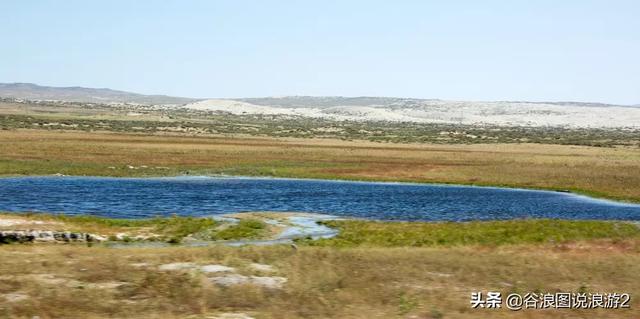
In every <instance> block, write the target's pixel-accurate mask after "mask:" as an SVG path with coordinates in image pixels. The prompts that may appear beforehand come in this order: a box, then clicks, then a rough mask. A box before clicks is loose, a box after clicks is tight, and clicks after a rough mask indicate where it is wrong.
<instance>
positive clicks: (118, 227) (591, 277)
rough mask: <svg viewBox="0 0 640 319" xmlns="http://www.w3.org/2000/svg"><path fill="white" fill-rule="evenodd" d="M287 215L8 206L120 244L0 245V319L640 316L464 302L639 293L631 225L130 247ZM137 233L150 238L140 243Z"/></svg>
mask: <svg viewBox="0 0 640 319" xmlns="http://www.w3.org/2000/svg"><path fill="white" fill-rule="evenodd" d="M291 216H298V215H296V214H278V215H272V214H268V213H251V214H239V215H234V216H229V217H230V218H236V220H239V221H236V222H230V221H224V219H223V220H212V219H209V218H183V217H173V218H167V219H149V220H117V219H103V218H97V217H86V216H85V217H68V216H51V215H35V214H33V215H16V214H3V215H2V218H0V220H3V221H4V223H2V225H4V226H3V228H4V230H7V229H9V228H13V229H18V228H21V229H26V228H33V229H41V230H43V229H50V230H61V231H62V230H67V231H83V232H85V233H94V234H101V235H102V236H104V237H105V238H106V240H107V241H109V242H115V243H119V245H117V246H116V247H117V248H114V246H113V245H104V244H100V243H98V244H96V243H94V244H92V245H90V246H88V245H86V243H84V242H83V243H74V242H73V241H70V242H67V243H64V244H61V243H56V244H52V243H50V242H49V243H47V242H36V243H14V244H8V245H0V260H2V263H0V274H1V275H0V316H4V317H7V318H32V317H33V316H39V317H40V318H63V317H68V318H78V317H82V318H108V317H110V318H114V317H115V318H125V317H126V318H478V317H485V318H486V317H491V318H522V317H523V316H526V317H527V318H576V317H597V318H637V317H638V315H639V314H640V312H638V307H636V305H635V301H634V300H633V299H632V303H631V308H630V309H617V310H614V309H582V310H567V309H547V310H533V309H530V310H523V311H510V310H507V309H505V308H504V307H503V308H501V309H497V310H496V309H472V308H471V307H470V303H469V300H470V299H469V298H470V295H471V292H476V291H485V292H486V291H498V292H501V293H503V294H505V295H506V294H508V293H514V292H515V293H522V294H524V293H527V292H539V293H544V292H549V293H555V292H571V293H579V292H594V293H595V292H618V293H629V294H631V295H632V296H637V295H638V294H640V290H639V289H640V287H639V286H638V285H637V283H638V282H640V266H639V265H640V228H638V225H637V224H635V223H630V222H606V221H562V220H517V221H494V222H471V223H405V222H375V221H362V220H335V221H331V220H329V221H323V222H322V223H323V224H324V225H325V226H328V227H331V228H334V229H337V230H339V233H338V235H337V236H335V237H332V238H327V239H317V240H311V239H298V240H297V241H296V245H293V246H292V245H290V244H274V245H266V246H264V245H242V246H239V247H230V246H227V245H218V244H213V245H207V246H199V247H193V246H192V247H188V246H186V245H171V246H168V247H160V246H147V245H137V244H139V243H144V242H150V243H153V242H164V241H171V242H178V241H180V242H182V243H188V242H189V241H190V240H191V239H192V238H198V237H199V238H200V239H199V240H203V237H202V236H205V235H207V234H208V235H209V236H211V237H209V240H210V241H213V240H214V239H215V240H220V241H222V242H230V241H237V240H242V239H243V238H244V239H248V240H250V241H252V240H256V239H260V238H262V239H265V238H273V236H277V234H278V231H277V229H276V228H270V227H269V226H267V225H270V224H269V223H272V222H269V223H267V222H265V221H272V220H276V221H279V222H280V223H286V221H287V220H288V218H289V217H291ZM243 220H245V222H242V221H243ZM258 225H261V226H258ZM118 234H120V235H118ZM122 234H127V235H126V237H124V236H122ZM143 234H145V235H146V236H148V237H147V238H142V237H136V236H141V235H143ZM152 234H153V235H154V236H157V237H152V236H151V235H152ZM225 234H226V235H225ZM280 234H281V233H280ZM225 237H226V238H225ZM127 243H128V244H127ZM523 312H526V313H523Z"/></svg>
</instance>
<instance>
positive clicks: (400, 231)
mask: <svg viewBox="0 0 640 319" xmlns="http://www.w3.org/2000/svg"><path fill="white" fill-rule="evenodd" d="M323 224H325V225H326V226H328V227H332V228H337V229H339V230H340V233H339V234H338V236H336V237H334V238H329V239H320V240H302V241H300V242H301V243H304V244H307V245H312V246H325V247H356V246H365V247H400V246H410V247H422V246H455V245H505V244H526V243H545V242H567V241H574V240H588V239H602V238H606V239H614V240H620V239H626V238H638V237H640V227H638V225H636V224H633V223H630V222H614V221H590V220H577V221H571V220H551V219H534V220H510V221H481V222H445V223H427V222H376V221H361V220H347V221H343V220H340V221H326V222H323Z"/></svg>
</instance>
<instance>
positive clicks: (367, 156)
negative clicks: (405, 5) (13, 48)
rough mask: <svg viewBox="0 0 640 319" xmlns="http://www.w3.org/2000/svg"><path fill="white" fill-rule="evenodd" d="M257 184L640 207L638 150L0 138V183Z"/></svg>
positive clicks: (14, 133)
mask: <svg viewBox="0 0 640 319" xmlns="http://www.w3.org/2000/svg"><path fill="white" fill-rule="evenodd" d="M56 173H60V174H65V175H97V176H170V175H181V174H191V175H213V174H229V175H251V176H277V177H301V178H328V179H353V180H382V181H412V182H438V183H459V184H474V185H496V186H509V187H524V188H540V189H555V190H571V191H575V192H580V193H586V194H589V195H594V196H600V197H606V198H612V199H618V200H627V201H636V202H637V201H640V149H636V148H632V147H617V148H601V147H587V146H565V145H542V144H477V145H430V144H389V143H375V142H363V141H359V142H349V141H339V140H330V139H282V138H281V139H275V138H247V137H245V138H242V137H234V138H229V137H186V136H143V135H136V134H115V133H97V132H94V133H88V132H65V131H43V130H8V131H0V175H5V176H9V175H49V174H56Z"/></svg>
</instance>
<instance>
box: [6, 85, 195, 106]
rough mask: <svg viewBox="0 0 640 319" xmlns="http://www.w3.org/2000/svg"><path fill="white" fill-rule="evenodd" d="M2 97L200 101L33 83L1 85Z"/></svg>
mask: <svg viewBox="0 0 640 319" xmlns="http://www.w3.org/2000/svg"><path fill="white" fill-rule="evenodd" d="M0 97H6V98H18V99H26V100H56V101H69V102H88V103H136V104H187V103H192V102H196V101H198V99H191V98H183V97H173V96H166V95H144V94H138V93H131V92H125V91H116V90H111V89H95V88H85V87H79V86H73V87H52V86H41V85H37V84H32V83H0Z"/></svg>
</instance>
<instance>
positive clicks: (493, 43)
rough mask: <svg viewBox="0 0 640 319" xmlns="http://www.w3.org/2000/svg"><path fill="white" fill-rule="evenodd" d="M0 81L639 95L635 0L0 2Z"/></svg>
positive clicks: (565, 96)
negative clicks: (0, 47) (0, 25)
mask: <svg viewBox="0 0 640 319" xmlns="http://www.w3.org/2000/svg"><path fill="white" fill-rule="evenodd" d="M0 21H2V27H1V28H0V39H1V41H2V43H3V45H2V50H0V82H34V83H38V84H43V85H54V86H76V85H77V86H87V87H109V88H114V89H121V90H128V91H135V92H141V93H161V94H169V95H178V96H190V97H251V96H273V95H344V96H363V95H368V96H402V97H421V98H442V99H464V100H535V101H544V100H555V101H558V100H573V101H596V102H610V103H621V104H637V103H640V1H615V0H612V1H588V0H583V1H578V0H575V1H571V0H565V1H544V0H543V1H518V0H514V1H507V0H504V1H490V0H488V1H444V0H443V1H374V0H368V1H347V0H344V1H329V0H325V1H285V0H283V1H275V0H274V1H264V0H263V1H242V0H229V1H106V0H105V1H38V0H33V1H17V0H15V1H9V0H7V1H1V2H0Z"/></svg>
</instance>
